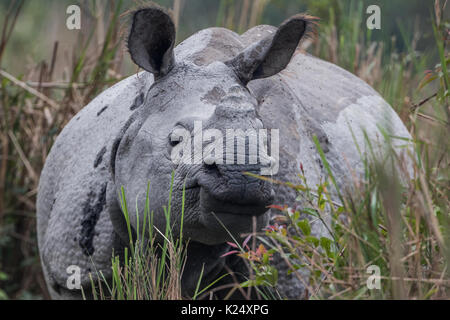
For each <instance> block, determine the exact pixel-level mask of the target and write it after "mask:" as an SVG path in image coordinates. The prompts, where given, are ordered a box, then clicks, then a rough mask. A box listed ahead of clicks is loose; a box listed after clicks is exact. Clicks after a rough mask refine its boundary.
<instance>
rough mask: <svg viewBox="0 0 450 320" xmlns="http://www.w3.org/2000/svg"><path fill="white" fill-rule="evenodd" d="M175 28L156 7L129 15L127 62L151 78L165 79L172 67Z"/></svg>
mask: <svg viewBox="0 0 450 320" xmlns="http://www.w3.org/2000/svg"><path fill="white" fill-rule="evenodd" d="M174 45H175V24H174V23H173V21H172V18H171V17H170V15H169V14H168V13H167V12H166V11H165V10H164V9H163V8H160V7H158V6H156V5H151V6H150V7H147V8H143V9H138V10H136V11H135V12H134V13H133V18H132V25H131V29H130V34H129V36H128V50H129V52H130V55H131V59H132V60H133V61H134V63H136V64H137V65H138V66H139V67H141V68H142V69H144V70H146V71H148V72H151V73H153V74H154V76H155V78H159V77H162V76H164V75H166V74H167V73H168V72H169V71H170V70H171V69H172V67H173V66H174V64H175V57H174V53H173V48H174Z"/></svg>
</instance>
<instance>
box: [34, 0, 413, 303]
mask: <svg viewBox="0 0 450 320" xmlns="http://www.w3.org/2000/svg"><path fill="white" fill-rule="evenodd" d="M131 17H132V18H131V27H130V32H129V36H128V41H127V43H128V49H129V52H130V55H131V58H132V60H133V61H134V62H135V63H136V64H137V65H138V66H139V67H140V68H142V69H143V71H141V72H139V73H137V74H135V75H132V76H130V77H128V78H126V79H124V80H122V81H120V82H118V83H117V84H115V85H113V86H112V87H111V88H109V89H107V90H106V91H104V92H103V93H101V94H100V95H99V96H97V97H96V98H95V99H94V100H93V101H92V102H90V103H89V104H88V105H87V106H86V107H84V108H83V109H82V110H81V111H80V112H79V113H78V114H77V115H75V116H74V117H73V118H72V119H71V121H70V122H69V123H68V124H67V125H66V126H65V128H64V129H63V130H62V132H61V133H60V135H59V136H58V138H57V139H56V141H55V143H54V145H53V147H52V149H51V152H50V153H49V155H48V158H47V160H46V163H45V166H44V168H43V171H42V174H41V177H40V183H39V189H38V196H37V231H38V245H39V252H40V258H41V263H42V267H43V271H44V275H45V279H46V283H47V286H48V289H49V292H50V294H51V297H52V298H54V299H79V298H80V297H81V295H80V294H81V293H80V290H77V289H72V288H68V287H67V286H66V283H67V279H68V277H69V275H70V274H68V268H69V267H70V266H77V267H78V268H79V270H80V281H81V286H82V287H83V288H85V291H89V290H86V288H89V286H90V285H91V284H90V280H89V276H88V275H89V273H91V272H99V271H101V272H102V273H103V275H104V276H105V277H106V278H109V277H111V257H112V253H113V251H114V252H116V253H117V252H121V250H122V249H123V248H124V246H125V244H127V243H128V233H127V229H126V227H125V222H124V216H123V212H122V210H121V205H120V201H119V196H118V195H119V194H120V192H121V190H122V189H121V188H122V187H123V190H124V192H125V195H126V199H128V201H129V202H130V203H132V204H133V205H131V207H134V201H136V206H137V207H138V208H140V209H141V212H142V211H143V208H144V206H145V201H146V190H147V184H148V183H149V182H150V189H149V200H150V209H152V210H154V212H155V213H154V221H153V223H154V225H155V227H157V228H158V229H159V230H164V226H165V224H166V220H165V219H166V218H165V215H164V213H163V210H162V209H161V208H162V207H163V206H164V205H166V204H167V203H168V197H169V189H170V182H171V178H172V174H173V190H172V209H171V218H170V219H171V222H173V224H174V225H173V235H174V237H175V238H177V237H179V236H180V220H181V216H180V212H181V202H182V201H181V197H182V192H183V188H185V194H186V195H185V210H184V221H183V239H186V240H187V239H189V245H188V252H187V262H186V267H185V270H184V273H183V276H182V277H183V278H182V286H183V292H185V293H186V295H189V293H192V290H193V288H195V285H196V282H197V281H198V278H199V275H200V272H201V266H202V265H204V272H203V278H204V279H205V281H212V280H214V279H216V278H217V277H218V276H219V275H220V274H221V272H222V273H223V270H224V268H225V265H227V264H230V265H231V266H232V267H233V266H234V265H236V268H239V267H238V266H237V264H236V263H235V262H233V260H232V259H231V257H232V255H226V256H224V254H225V253H227V252H228V251H229V250H230V247H229V245H228V244H227V242H228V241H230V237H231V235H233V234H234V235H241V234H245V233H248V232H251V231H252V230H253V227H254V224H256V228H257V229H258V230H261V229H263V228H264V227H265V226H266V225H267V224H268V222H269V220H270V217H271V215H272V214H273V212H271V211H272V210H274V209H271V208H270V207H269V205H270V204H292V203H294V202H295V198H296V194H295V192H294V190H292V189H290V188H287V187H285V186H283V185H277V184H271V183H270V182H269V181H267V179H258V178H257V177H255V176H254V175H249V174H244V173H245V172H250V173H255V174H260V173H261V169H262V167H264V166H267V164H268V166H269V167H270V168H272V169H273V168H276V170H272V171H271V174H272V176H271V178H274V179H276V180H280V181H291V182H293V183H295V182H296V181H297V180H296V179H298V176H297V175H298V172H299V166H300V164H301V165H302V168H303V171H304V174H305V176H306V177H307V179H308V181H309V184H310V185H312V186H314V185H315V184H317V183H319V182H320V181H323V180H324V179H326V177H327V174H328V173H327V170H325V168H324V164H323V163H322V161H321V157H320V155H319V153H318V151H317V148H316V146H315V144H314V142H313V137H314V136H316V137H317V138H318V141H319V143H320V146H321V149H322V150H323V152H324V153H325V156H326V159H327V161H328V163H329V165H330V167H331V169H332V171H333V173H334V176H335V179H336V181H337V183H338V184H339V185H342V186H344V185H347V184H348V183H349V179H348V177H349V176H350V172H351V171H352V170H354V171H355V172H359V173H361V172H362V170H363V169H362V168H363V164H362V159H361V155H360V153H359V152H358V149H357V147H356V144H359V145H360V146H361V145H364V135H363V130H364V131H365V132H366V133H367V135H368V136H369V138H370V139H373V140H383V136H382V134H381V133H380V126H384V127H385V128H389V132H391V133H392V134H393V135H395V136H398V137H405V138H409V137H410V136H409V134H408V131H407V130H406V128H405V126H404V125H403V123H402V121H401V120H400V118H399V117H398V116H397V114H396V113H395V112H394V111H393V109H392V108H391V107H390V106H389V105H388V104H387V103H386V102H385V101H384V100H383V98H381V96H380V95H379V94H378V93H377V92H376V91H375V90H374V89H373V88H371V87H370V86H369V85H368V84H367V83H365V82H364V81H362V80H361V79H359V78H358V77H356V76H354V75H353V74H351V73H349V72H347V71H345V70H343V69H342V68H340V67H338V66H336V65H334V64H331V63H329V62H326V61H323V60H321V59H318V58H316V57H314V56H312V55H309V54H307V53H304V52H302V50H299V43H300V42H301V40H302V39H304V38H305V37H307V36H308V34H309V33H310V32H311V30H312V27H313V25H314V20H313V19H312V18H311V17H309V16H307V15H302V14H298V15H295V16H293V17H291V18H289V19H287V20H286V21H284V22H283V23H282V24H281V25H280V26H279V27H278V28H276V27H273V26H269V25H259V26H256V27H253V28H251V29H249V30H248V31H246V32H245V33H243V34H241V35H239V34H237V33H235V32H233V31H231V30H228V29H225V28H208V29H204V30H201V31H199V32H197V33H195V34H194V35H192V36H191V37H189V38H187V39H186V40H184V41H183V42H181V43H180V44H179V45H177V46H175V32H176V30H175V26H174V23H173V20H172V19H171V17H170V15H169V14H168V13H167V12H166V11H165V10H164V9H161V8H159V7H156V6H154V5H153V6H149V7H145V8H141V9H138V10H136V11H134V12H133V13H132V15H131ZM196 122H197V123H199V122H201V124H202V128H203V129H213V130H215V131H213V132H215V133H218V132H219V133H224V132H225V131H226V130H230V129H234V130H238V129H240V130H242V131H246V130H249V129H252V130H255V131H258V130H261V129H262V130H264V129H266V130H272V129H277V130H278V150H270V151H271V152H269V150H267V154H266V155H267V156H266V157H265V162H263V161H262V160H263V158H264V157H263V154H264V153H261V156H260V154H259V153H257V152H259V151H255V150H258V149H259V148H252V147H251V145H250V143H249V142H248V141H250V138H249V139H248V141H247V140H246V143H245V144H244V145H245V150H244V153H246V155H242V154H239V152H242V149H241V150H240V151H239V150H238V151H236V153H238V154H237V157H238V156H241V158H240V159H241V160H242V159H244V160H245V161H244V162H243V163H242V161H241V162H240V163H237V160H236V159H235V158H234V156H233V158H231V161H230V159H226V160H225V161H219V160H222V159H220V158H219V157H213V159H212V161H211V159H209V160H210V161H206V159H202V161H200V162H198V161H191V162H189V161H178V162H176V161H174V159H173V157H172V156H171V155H172V153H173V150H174V149H175V148H177V146H179V145H180V142H182V141H183V140H184V139H189V138H190V137H186V136H185V137H184V138H183V139H181V138H180V139H178V141H177V140H176V139H174V138H173V133H174V132H175V131H176V130H180V129H182V130H185V131H187V132H191V133H193V135H194V132H193V131H194V126H195V123H196ZM258 132H259V131H258ZM223 136H225V133H224V134H223ZM261 136H262V135H261ZM207 138H208V139H210V140H209V141H213V136H212V135H209V137H207ZM192 139H193V140H194V139H196V138H195V137H193V138H192ZM197 139H198V138H197ZM203 139H204V140H207V139H206V138H205V137H203ZM271 139H272V137H271ZM230 141H231V140H230V139H228V142H230ZM252 141H254V140H252ZM197 142H198V140H197ZM223 142H224V145H226V144H227V143H228V142H227V143H226V142H225V141H223ZM266 142H267V141H266ZM203 143H205V141H203V140H201V141H200V144H201V145H203ZM234 143H235V141H234V138H233V140H232V142H231V146H236V145H234ZM260 147H261V148H262V146H260ZM237 149H238V148H237V147H236V149H234V148H232V149H231V150H232V151H235V150H237ZM247 149H249V151H248V152H247ZM271 149H272V148H271ZM205 150H206V149H203V150H200V156H201V155H202V152H203V153H205ZM275 151H277V152H276V153H277V155H276V156H275ZM226 152H228V151H226ZM226 152H224V153H223V156H224V157H225V153H226ZM194 153H195V152H194ZM220 154H221V153H220V152H219V150H218V151H217V154H215V155H220ZM196 156H199V154H198V151H197V154H194V158H195V157H196ZM242 156H243V158H242ZM250 158H252V159H253V160H255V159H256V160H258V161H256V163H255V162H254V161H253V163H250V161H249V159H250ZM235 160H236V161H235ZM259 160H261V161H259ZM300 205H301V204H300ZM130 211H132V210H130ZM254 217H256V219H255V218H254ZM139 219H142V217H139ZM219 220H220V223H219ZM325 220H326V219H325ZM130 221H131V225H132V227H133V228H135V227H136V222H137V217H136V214H135V213H132V212H130ZM254 221H255V223H254ZM312 229H313V234H315V235H319V236H320V235H324V236H327V228H326V227H325V226H324V225H323V223H322V222H320V223H319V222H316V223H314V224H313V225H312ZM230 261H231V262H230ZM280 268H282V263H281V262H280ZM231 269H232V268H231ZM279 289H280V292H282V294H283V295H284V296H285V297H288V298H301V297H304V291H305V289H304V285H303V283H302V282H301V281H299V280H298V279H297V278H296V277H293V276H292V275H291V276H287V275H284V273H283V274H282V272H280V279H279Z"/></svg>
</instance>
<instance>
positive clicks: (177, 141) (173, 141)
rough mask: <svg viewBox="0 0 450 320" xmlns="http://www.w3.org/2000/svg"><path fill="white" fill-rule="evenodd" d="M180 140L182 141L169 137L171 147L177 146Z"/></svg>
mask: <svg viewBox="0 0 450 320" xmlns="http://www.w3.org/2000/svg"><path fill="white" fill-rule="evenodd" d="M180 142H181V141H180V140H172V139H170V138H169V144H170V146H171V147H175V146H176V145H177V144H179V143H180Z"/></svg>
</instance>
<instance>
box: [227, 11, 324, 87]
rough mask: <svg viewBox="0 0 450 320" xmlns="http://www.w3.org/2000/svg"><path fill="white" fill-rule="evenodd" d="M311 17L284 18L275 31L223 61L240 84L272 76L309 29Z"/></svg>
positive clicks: (314, 19) (286, 61) (292, 52)
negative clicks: (232, 71)
mask: <svg viewBox="0 0 450 320" xmlns="http://www.w3.org/2000/svg"><path fill="white" fill-rule="evenodd" d="M315 21H316V18H315V17H312V16H308V15H305V14H298V15H295V16H293V17H291V18H289V19H288V20H286V21H284V22H283V23H282V24H281V25H280V26H279V28H278V30H277V32H276V33H274V34H273V35H269V36H267V37H265V38H263V39H261V40H260V41H258V42H256V43H254V44H252V45H250V46H249V47H248V48H246V49H244V51H242V52H241V53H239V54H238V55H237V56H235V57H234V58H232V59H230V60H228V61H226V62H225V64H226V65H227V66H229V67H230V68H232V69H233V70H234V72H235V73H236V75H237V76H238V77H239V79H240V80H241V81H242V82H243V83H244V84H247V83H248V82H249V81H251V80H255V79H261V78H266V77H270V76H273V75H274V74H277V73H278V72H280V71H282V70H283V69H284V68H286V66H287V65H288V63H289V61H291V58H292V56H293V54H294V53H295V50H296V48H297V46H298V44H299V42H300V40H301V39H302V38H304V36H305V35H306V36H308V35H309V34H311V33H313V30H314V25H315V23H316V22H315Z"/></svg>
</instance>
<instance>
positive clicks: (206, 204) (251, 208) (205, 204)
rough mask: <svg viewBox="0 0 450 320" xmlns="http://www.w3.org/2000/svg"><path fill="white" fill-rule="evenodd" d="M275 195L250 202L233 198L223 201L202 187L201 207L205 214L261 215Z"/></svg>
mask: <svg viewBox="0 0 450 320" xmlns="http://www.w3.org/2000/svg"><path fill="white" fill-rule="evenodd" d="M272 200H273V197H268V198H267V199H266V201H263V202H261V201H251V200H250V201H248V203H236V202H233V201H232V199H230V200H228V201H223V200H221V199H218V198H217V197H215V196H214V195H212V194H211V193H209V192H208V191H207V190H206V189H205V188H200V207H201V209H202V211H203V212H204V213H205V214H209V213H211V212H214V213H215V214H219V215H225V214H232V215H243V216H260V215H262V214H264V213H265V212H266V211H267V210H268V208H267V206H268V205H270V204H271V202H272Z"/></svg>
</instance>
